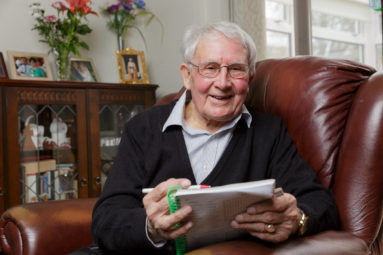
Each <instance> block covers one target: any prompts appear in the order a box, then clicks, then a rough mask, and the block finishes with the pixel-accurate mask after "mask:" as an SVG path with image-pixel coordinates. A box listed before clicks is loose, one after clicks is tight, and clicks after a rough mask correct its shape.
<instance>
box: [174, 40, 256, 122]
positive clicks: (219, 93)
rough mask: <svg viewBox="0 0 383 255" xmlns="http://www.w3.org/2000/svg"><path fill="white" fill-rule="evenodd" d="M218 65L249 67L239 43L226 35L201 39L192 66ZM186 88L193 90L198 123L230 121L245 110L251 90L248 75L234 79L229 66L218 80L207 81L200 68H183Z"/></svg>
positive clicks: (245, 53) (194, 110)
mask: <svg viewBox="0 0 383 255" xmlns="http://www.w3.org/2000/svg"><path fill="white" fill-rule="evenodd" d="M207 62H215V63H218V64H219V65H220V66H221V67H222V66H227V65H232V64H246V65H247V64H248V57H247V51H246V49H244V48H243V47H242V45H241V44H240V43H238V42H236V41H232V40H229V39H227V38H226V37H224V36H220V37H215V38H211V39H202V41H201V42H200V43H199V45H198V46H197V49H196V52H195V55H194V58H193V64H195V65H199V64H201V63H207ZM181 74H182V76H183V79H184V86H185V87H186V88H187V89H188V90H190V91H191V94H192V103H193V104H194V107H191V108H192V113H191V114H192V115H193V118H194V119H195V118H197V119H198V121H203V122H209V121H218V122H228V121H230V120H232V119H234V118H235V117H236V116H237V115H238V114H239V113H240V112H241V110H242V105H243V103H244V102H245V99H246V95H247V93H248V90H249V80H250V77H249V74H248V75H246V77H244V78H240V79H238V78H237V79H235V78H232V77H231V76H230V74H229V73H228V69H227V68H226V67H223V68H221V71H220V72H219V73H218V75H217V77H215V78H207V77H204V76H202V75H201V74H199V73H198V68H196V67H195V68H192V69H189V67H188V66H187V65H182V66H181Z"/></svg>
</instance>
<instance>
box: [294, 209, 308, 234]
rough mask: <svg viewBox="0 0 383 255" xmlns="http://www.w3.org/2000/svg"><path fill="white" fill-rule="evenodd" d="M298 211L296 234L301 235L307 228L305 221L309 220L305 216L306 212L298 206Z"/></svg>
mask: <svg viewBox="0 0 383 255" xmlns="http://www.w3.org/2000/svg"><path fill="white" fill-rule="evenodd" d="M298 211H299V214H300V218H299V221H298V231H297V234H298V236H301V235H303V234H304V233H305V232H306V230H307V221H308V220H309V217H308V216H306V214H305V213H304V212H303V211H302V210H301V209H299V208H298Z"/></svg>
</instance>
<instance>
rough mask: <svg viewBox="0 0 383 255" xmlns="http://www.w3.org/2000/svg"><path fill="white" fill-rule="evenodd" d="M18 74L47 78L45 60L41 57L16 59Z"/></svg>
mask: <svg viewBox="0 0 383 255" xmlns="http://www.w3.org/2000/svg"><path fill="white" fill-rule="evenodd" d="M15 66H16V73H17V75H19V76H26V77H47V74H46V69H45V65H44V59H43V58H39V57H33V56H32V57H29V58H28V57H15Z"/></svg>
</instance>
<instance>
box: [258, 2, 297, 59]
mask: <svg viewBox="0 0 383 255" xmlns="http://www.w3.org/2000/svg"><path fill="white" fill-rule="evenodd" d="M292 1H293V0H283V1H274V0H266V3H265V8H266V10H265V15H266V43H267V50H266V57H267V58H282V57H289V56H291V55H292V54H293V50H294V47H293V45H294V44H293V41H292V40H293V30H294V27H293V24H292V17H293V16H292V6H293V5H292V4H293V3H292Z"/></svg>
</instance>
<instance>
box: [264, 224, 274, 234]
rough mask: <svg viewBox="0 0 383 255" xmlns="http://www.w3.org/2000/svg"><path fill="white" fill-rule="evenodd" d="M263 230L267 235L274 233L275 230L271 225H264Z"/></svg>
mask: <svg viewBox="0 0 383 255" xmlns="http://www.w3.org/2000/svg"><path fill="white" fill-rule="evenodd" d="M265 228H266V231H267V233H270V234H272V233H275V230H276V228H275V226H274V225H273V224H267V225H265Z"/></svg>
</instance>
